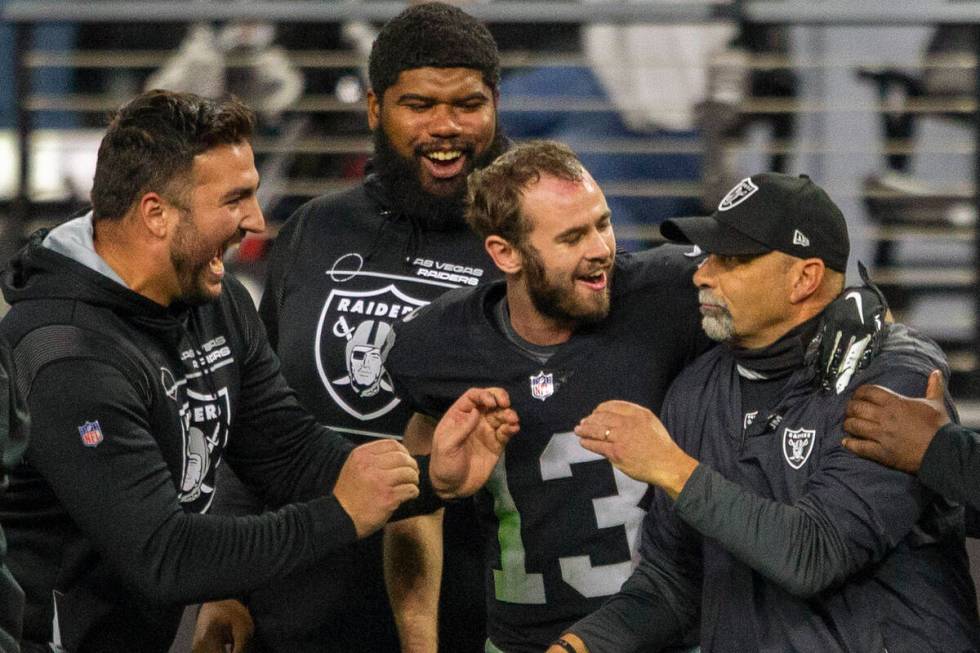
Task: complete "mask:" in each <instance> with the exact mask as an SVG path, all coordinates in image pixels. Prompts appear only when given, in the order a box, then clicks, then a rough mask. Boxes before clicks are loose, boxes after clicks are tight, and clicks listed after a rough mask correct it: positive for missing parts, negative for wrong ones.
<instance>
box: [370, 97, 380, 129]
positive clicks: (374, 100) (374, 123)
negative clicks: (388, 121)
mask: <svg viewBox="0 0 980 653" xmlns="http://www.w3.org/2000/svg"><path fill="white" fill-rule="evenodd" d="M367 105H368V112H367V118H368V127H370V128H371V131H374V130H375V129H377V128H378V126H379V125H381V98H379V97H378V96H377V94H375V92H374V89H368V92H367Z"/></svg>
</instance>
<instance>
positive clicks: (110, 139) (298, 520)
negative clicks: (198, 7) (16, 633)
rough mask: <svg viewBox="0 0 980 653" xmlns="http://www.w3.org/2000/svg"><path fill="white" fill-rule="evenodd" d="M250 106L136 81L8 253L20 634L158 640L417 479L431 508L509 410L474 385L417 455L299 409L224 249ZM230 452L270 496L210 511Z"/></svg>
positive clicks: (131, 642) (51, 643) (496, 442)
mask: <svg viewBox="0 0 980 653" xmlns="http://www.w3.org/2000/svg"><path fill="white" fill-rule="evenodd" d="M229 123H235V124H237V125H238V127H236V128H233V129H228V128H227V127H228V125H229ZM250 124H251V111H249V110H248V109H247V108H246V107H244V106H243V105H242V104H241V103H239V102H237V101H235V100H225V101H213V100H207V99H205V98H201V97H198V96H195V95H191V94H186V93H170V92H167V91H150V92H148V93H144V94H142V95H140V96H138V97H136V98H134V99H133V100H131V101H130V102H129V103H128V104H126V105H125V106H123V107H122V108H121V109H120V110H119V112H118V114H117V115H116V117H115V118H114V120H113V121H112V123H111V124H110V125H109V128H108V130H107V132H106V135H105V137H104V141H103V146H102V148H101V149H100V159H99V162H98V163H97V166H96V169H97V171H98V172H97V174H96V181H95V184H96V186H95V189H94V190H93V193H92V195H93V200H94V201H95V206H94V212H89V213H86V214H85V215H83V216H81V217H78V218H76V219H74V220H70V221H68V222H66V223H65V224H63V225H60V226H58V227H56V228H54V229H53V230H51V231H47V230H41V231H39V232H37V233H35V234H34V235H32V236H31V238H30V240H29V242H28V244H27V245H26V246H25V248H24V249H23V250H22V251H21V252H20V253H19V254H18V255H17V256H16V257H15V258H14V259H13V260H12V261H11V262H10V264H9V265H8V267H7V269H6V270H5V273H4V276H3V292H4V297H5V298H6V299H7V301H8V302H9V303H10V304H11V309H10V312H9V313H8V314H7V315H6V317H4V319H3V321H2V322H0V337H2V338H3V339H4V340H5V341H6V342H7V343H9V345H10V346H11V348H12V351H13V358H14V362H15V365H16V384H17V388H18V389H20V390H22V391H23V393H24V395H25V397H26V401H27V405H28V407H29V409H30V412H31V415H32V418H33V419H32V432H31V440H30V443H29V445H28V447H27V452H26V455H25V463H24V464H21V465H18V466H17V467H16V468H14V470H13V472H12V474H11V479H12V480H11V484H10V487H9V490H8V492H7V493H6V495H5V496H4V497H3V501H2V502H0V522H2V523H3V526H4V529H5V530H6V532H7V535H8V537H9V540H8V542H9V545H10V549H9V554H10V555H9V566H10V569H11V571H12V572H13V573H14V576H15V577H16V578H17V580H18V581H19V582H20V583H21V585H22V587H23V589H24V591H25V595H26V607H25V612H24V637H23V639H24V642H23V647H24V649H25V650H26V651H32V652H33V651H41V650H43V651H51V650H55V651H62V650H67V651H78V652H79V653H87V652H89V651H93V652H95V651H141V652H142V651H148V652H149V651H166V650H167V649H168V648H169V646H170V642H171V640H172V639H173V636H174V633H175V632H176V629H177V623H178V620H179V618H180V614H181V612H182V608H183V606H184V605H185V604H188V603H191V602H194V601H198V600H202V599H205V600H206V599H215V598H220V597H224V596H230V595H240V594H243V593H246V592H248V591H250V590H252V589H255V588H256V587H259V586H261V585H263V584H264V583H267V582H268V581H269V580H271V579H272V578H275V577H277V576H280V575H283V574H288V573H290V572H292V571H295V570H299V569H302V568H303V567H305V566H310V565H312V564H314V563H316V562H318V561H320V560H322V559H323V558H325V557H327V556H328V555H329V554H330V552H332V551H335V550H339V549H343V548H344V547H347V546H350V545H351V544H352V543H353V542H355V541H356V540H357V539H359V538H364V537H367V536H369V535H370V534H372V533H373V532H375V531H377V530H378V529H380V528H381V527H382V526H383V524H384V523H385V522H386V521H387V520H388V519H389V517H391V516H392V514H393V513H394V511H395V509H396V508H398V507H399V506H400V505H401V504H402V503H405V502H407V501H409V500H411V499H414V498H416V497H418V498H419V499H420V500H419V501H417V502H413V503H412V504H410V505H412V506H414V508H415V509H417V510H427V509H428V510H431V509H435V507H436V506H437V505H439V501H437V500H434V499H436V497H437V496H439V497H447V496H453V497H455V496H457V495H458V493H465V492H466V490H464V489H463V488H464V487H465V485H466V482H467V481H466V479H467V478H468V477H470V475H471V474H472V473H473V472H474V471H475V470H477V469H478V468H480V467H481V465H480V464H479V463H478V462H477V461H479V459H480V458H481V457H482V456H484V455H486V456H489V458H488V459H487V460H486V461H484V463H485V464H483V465H482V467H483V468H485V467H486V465H487V464H490V465H492V464H493V462H494V461H495V460H496V457H497V456H498V455H499V453H500V449H501V447H502V446H503V443H504V442H506V439H507V438H508V437H509V436H510V435H512V434H513V431H514V430H515V429H516V426H515V422H516V417H515V416H514V415H513V413H512V411H508V410H507V398H506V395H504V394H503V393H502V392H500V391H494V390H474V391H473V392H471V393H467V395H466V396H465V397H463V398H462V399H461V402H460V403H459V404H458V405H457V406H456V408H457V409H458V410H457V412H456V413H455V415H454V416H453V417H452V418H450V420H449V421H447V422H446V423H445V424H444V426H446V429H445V430H443V431H442V433H443V434H445V435H446V438H445V439H444V440H443V441H442V443H443V444H446V445H447V447H446V449H445V450H438V449H437V450H434V456H433V457H432V458H431V459H429V460H422V459H419V460H416V459H415V458H413V457H411V456H410V455H409V454H408V452H407V451H406V450H405V448H404V447H403V446H402V445H401V444H399V443H397V442H394V441H391V440H382V441H377V442H372V443H368V444H365V445H362V446H360V447H355V446H354V445H353V444H351V443H349V442H348V441H347V440H345V439H344V438H343V437H341V436H340V435H338V434H337V433H334V432H332V431H330V430H329V429H326V428H324V427H322V426H320V425H318V424H316V423H315V422H314V420H313V418H312V417H311V416H310V415H309V413H307V412H306V411H305V410H303V409H302V408H301V407H300V405H299V403H298V402H297V401H296V398H295V395H294V394H293V392H292V391H291V390H290V389H289V387H288V386H287V385H286V382H285V380H284V379H283V377H282V375H281V374H280V372H279V361H278V359H277V358H276V356H275V354H274V353H273V351H272V349H271V348H270V347H269V344H268V342H267V340H266V338H265V333H264V331H263V329H262V326H261V324H260V322H259V318H258V315H257V314H256V311H255V308H254V306H253V305H252V302H251V298H250V297H249V295H248V293H247V292H246V291H245V289H244V287H243V286H242V285H241V284H240V283H238V282H237V281H236V280H235V279H234V278H232V277H231V276H230V275H226V274H225V268H224V264H223V262H222V257H223V255H224V253H225V250H226V249H227V248H228V247H229V246H230V245H232V244H234V243H236V242H238V241H239V240H241V238H242V237H243V236H244V235H245V234H246V233H257V232H260V231H262V230H263V229H264V227H265V220H264V218H263V216H262V211H261V210H260V209H259V205H258V202H257V200H256V197H255V194H256V190H257V188H258V184H259V175H258V172H257V171H256V169H255V164H254V162H253V157H252V147H251V143H250V141H249V137H250ZM157 160H160V161H167V163H166V165H165V169H166V170H167V171H168V172H167V174H161V175H156V174H153V172H152V170H151V169H152V166H153V164H154V162H155V161H157ZM106 166H119V168H120V169H118V170H113V171H112V172H111V174H109V173H106V174H102V173H103V172H106V171H105V168H106ZM127 178H128V179H131V180H132V183H131V185H130V186H129V187H127V186H126V184H125V183H123V181H124V180H126V179H127ZM120 211H121V212H122V213H120ZM95 213H97V214H98V216H99V217H98V218H95V217H94V214H95ZM470 436H475V437H473V438H472V439H471V438H470ZM474 447H475V448H474ZM473 463H476V464H475V465H473ZM225 465H228V466H231V467H234V469H235V470H236V471H237V472H238V474H239V475H240V476H241V478H242V479H243V480H244V481H245V482H246V483H247V484H248V486H249V487H250V488H251V490H252V491H253V492H255V493H257V494H258V495H260V496H261V497H262V498H263V500H264V501H265V502H266V503H267V504H268V505H269V506H271V507H273V508H275V511H274V512H269V513H267V514H264V515H259V516H253V517H251V518H249V519H234V518H231V517H223V516H216V515H212V514H207V513H208V511H209V509H210V507H211V504H212V502H213V501H214V500H215V498H216V497H218V496H221V492H222V490H223V488H222V486H221V484H220V483H217V482H216V481H215V476H216V470H217V469H218V468H219V467H222V466H225ZM471 480H473V479H471ZM475 480H477V483H478V484H479V483H480V482H482V480H485V477H484V478H483V479H480V478H479V472H477V478H476V479H475ZM436 484H438V487H439V490H438V491H437V490H436V489H435V487H436ZM473 490H475V488H473V489H471V490H469V491H473ZM406 509H409V508H406ZM417 510H416V512H415V513H410V514H417Z"/></svg>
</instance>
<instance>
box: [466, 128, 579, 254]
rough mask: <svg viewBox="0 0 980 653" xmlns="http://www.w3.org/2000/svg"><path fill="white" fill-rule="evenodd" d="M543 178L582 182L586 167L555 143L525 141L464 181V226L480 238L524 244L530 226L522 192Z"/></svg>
mask: <svg viewBox="0 0 980 653" xmlns="http://www.w3.org/2000/svg"><path fill="white" fill-rule="evenodd" d="M542 175H548V176H550V177H556V178H558V179H563V180H565V181H582V180H583V179H584V178H585V175H586V171H585V167H584V166H583V165H582V162H581V161H580V160H579V158H578V157H577V156H575V152H573V151H572V150H571V148H569V147H568V146H567V145H565V144H563V143H559V142H557V141H547V140H536V141H527V142H525V143H522V144H520V145H518V146H516V147H513V148H511V149H510V150H508V151H506V152H504V153H503V154H501V155H500V156H499V157H497V159H496V160H495V161H494V162H493V163H491V164H490V165H488V166H487V167H486V168H483V169H482V170H474V171H473V172H472V173H470V176H469V178H468V179H467V193H466V222H467V224H469V226H470V228H471V229H473V231H475V232H476V233H478V234H479V235H480V237H481V238H484V239H485V238H486V237H487V236H500V237H501V238H503V239H504V240H506V241H507V242H509V243H511V244H512V245H514V246H515V247H521V246H522V245H523V244H524V241H525V239H526V238H527V235H528V234H529V233H530V232H531V225H530V224H528V221H527V219H526V218H525V217H524V215H523V214H522V213H521V199H522V198H523V196H524V192H525V191H526V190H527V189H528V187H530V186H531V185H533V184H536V183H537V182H538V181H540V179H541V176H542Z"/></svg>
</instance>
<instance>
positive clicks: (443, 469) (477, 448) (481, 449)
mask: <svg viewBox="0 0 980 653" xmlns="http://www.w3.org/2000/svg"><path fill="white" fill-rule="evenodd" d="M519 430H520V420H519V419H518V417H517V413H516V412H514V411H513V410H512V409H511V407H510V397H508V396H507V392H506V391H505V390H503V389H501V388H470V389H469V390H467V391H466V392H465V393H463V395H462V396H460V398H459V399H457V400H456V401H455V403H453V405H452V406H450V407H449V410H447V411H446V413H445V414H444V415H443V416H442V419H440V420H439V423H438V424H436V428H435V432H434V434H433V437H432V458H431V460H430V462H429V476H430V477H431V480H432V487H433V488H434V489H435V491H436V492H437V493H438V494H439V496H441V497H442V498H444V499H452V498H458V497H466V496H469V495H471V494H473V493H474V492H476V491H477V490H479V489H480V488H481V487H483V484H484V483H486V482H487V479H488V478H490V473H491V472H492V471H493V468H494V467H495V466H496V464H497V461H498V460H499V459H500V454H501V453H502V452H503V450H504V447H505V446H506V445H507V443H508V442H509V441H510V439H511V438H512V437H513V436H514V434H516V433H517V432H518V431H519Z"/></svg>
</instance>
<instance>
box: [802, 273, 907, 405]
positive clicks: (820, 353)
mask: <svg viewBox="0 0 980 653" xmlns="http://www.w3.org/2000/svg"><path fill="white" fill-rule="evenodd" d="M858 272H859V273H860V274H861V281H863V282H864V285H861V286H851V287H849V288H845V289H844V291H843V292H842V293H841V294H840V295H839V296H838V297H837V299H835V300H834V301H833V302H831V303H830V304H829V305H828V306H827V308H825V309H824V311H823V317H822V318H821V320H820V326H819V327H818V329H817V337H816V338H814V340H813V342H812V343H811V345H810V348H809V350H808V353H807V360H808V362H809V363H810V364H812V365H816V370H817V376H816V378H817V383H819V384H820V388H821V389H822V390H824V391H825V392H835V393H836V394H840V393H841V392H843V391H844V389H845V388H846V387H847V384H848V383H849V382H850V381H851V377H852V376H854V373H855V372H857V371H858V370H860V369H862V368H863V367H865V366H866V365H867V364H868V362H869V361H871V359H872V358H874V357H875V356H877V355H878V352H879V351H880V350H881V344H882V342H884V340H885V335H886V334H887V329H886V328H885V326H886V325H885V314H886V313H887V312H888V302H887V301H885V296H884V295H883V294H881V290H879V289H878V286H876V285H874V284H873V283H871V280H870V279H868V270H867V268H865V267H864V265H863V264H862V263H860V262H858Z"/></svg>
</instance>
